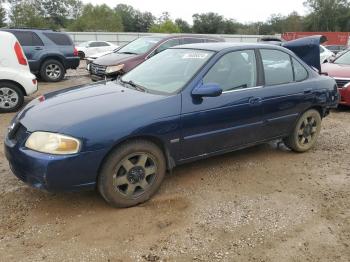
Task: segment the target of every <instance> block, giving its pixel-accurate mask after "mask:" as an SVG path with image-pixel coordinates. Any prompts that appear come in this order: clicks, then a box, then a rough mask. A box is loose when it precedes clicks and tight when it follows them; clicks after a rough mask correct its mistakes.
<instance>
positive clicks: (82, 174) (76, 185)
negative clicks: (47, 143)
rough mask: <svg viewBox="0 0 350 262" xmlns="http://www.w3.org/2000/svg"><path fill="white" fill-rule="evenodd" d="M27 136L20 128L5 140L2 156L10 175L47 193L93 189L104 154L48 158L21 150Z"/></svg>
mask: <svg viewBox="0 0 350 262" xmlns="http://www.w3.org/2000/svg"><path fill="white" fill-rule="evenodd" d="M29 135H30V133H29V132H27V131H26V130H25V128H24V127H23V126H20V127H19V128H18V130H16V134H15V135H14V136H13V137H12V136H11V139H10V136H9V135H8V136H7V137H6V138H5V156H6V158H7V160H8V161H9V164H10V168H11V170H12V172H13V173H14V174H15V176H16V177H18V178H19V179H20V180H22V181H23V182H25V183H26V184H28V185H30V186H32V187H35V188H39V189H44V190H47V191H53V192H56V191H79V190H85V189H94V188H95V186H96V179H97V175H98V170H99V165H100V163H101V162H102V159H103V157H104V155H105V153H106V152H104V151H103V150H100V151H93V152H81V153H78V154H75V155H66V156H60V155H50V154H44V153H40V152H36V151H33V150H30V149H27V148H25V147H24V143H25V141H26V139H27V138H28V136H29Z"/></svg>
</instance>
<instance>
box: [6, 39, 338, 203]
mask: <svg viewBox="0 0 350 262" xmlns="http://www.w3.org/2000/svg"><path fill="white" fill-rule="evenodd" d="M310 43H311V44H310ZM302 44H303V43H301V42H297V43H294V44H290V45H289V46H288V45H286V47H288V48H289V49H291V50H293V51H294V52H292V51H290V50H289V49H287V48H286V47H281V46H275V45H268V44H232V43H212V44H209V43H208V44H193V45H186V46H179V47H175V48H171V49H168V50H166V51H163V52H161V53H160V54H158V55H156V56H154V57H152V58H150V59H149V60H147V61H145V62H144V63H143V64H141V65H140V66H138V67H136V68H135V69H134V70H133V71H131V72H129V73H128V74H126V75H124V76H123V77H122V78H120V79H118V80H116V81H111V82H99V83H95V84H92V85H85V86H79V87H74V88H70V89H66V90H63V91H58V92H53V93H50V94H47V95H45V96H43V97H40V98H39V99H36V100H33V101H32V102H31V103H29V104H28V105H27V106H26V107H25V108H24V109H23V110H22V111H21V112H20V113H19V114H18V115H17V116H16V117H15V118H14V119H13V121H12V123H11V126H10V127H9V132H8V135H7V137H6V139H5V153H6V157H7V159H8V161H9V163H10V167H11V169H12V171H13V173H14V174H15V175H16V176H17V177H18V178H19V179H21V180H23V181H24V182H26V183H27V184H30V185H32V186H34V187H36V188H40V189H45V190H48V191H76V190H81V189H95V188H97V189H98V190H99V192H100V193H101V195H102V196H103V198H104V199H105V200H106V201H107V202H109V203H110V204H111V205H113V206H116V207H129V206H133V205H136V204H139V203H141V202H144V201H146V200H148V199H149V198H150V197H151V196H152V195H153V194H154V193H155V192H156V191H157V189H158V188H159V186H160V184H161V182H162V180H163V178H164V176H165V173H166V171H167V170H171V169H172V168H174V167H175V166H177V165H180V164H183V163H187V162H190V161H194V160H198V159H203V158H207V157H210V156H214V155H218V154H223V153H226V152H230V151H233V150H237V149H240V148H243V147H249V146H252V145H256V144H259V143H265V142H267V141H270V140H275V139H283V141H284V142H285V144H286V146H287V147H289V148H290V149H291V150H293V151H296V152H305V151H307V150H309V149H310V148H312V147H313V146H314V145H315V143H316V140H317V137H318V135H319V133H320V129H321V120H322V118H323V117H325V116H326V115H327V114H328V112H329V110H330V108H333V107H336V106H337V103H338V99H339V94H338V91H337V86H336V83H335V81H334V80H333V79H331V78H329V77H327V76H323V75H320V74H319V73H318V72H316V71H315V70H314V69H313V68H311V66H314V67H316V68H319V59H318V60H317V57H316V58H315V57H312V56H311V57H310V54H306V53H305V50H307V49H310V47H311V49H310V50H311V51H312V50H314V51H315V50H316V52H314V54H318V56H319V51H317V50H319V49H317V48H319V46H318V43H317V44H314V42H312V41H311V42H307V43H306V44H305V43H304V44H305V48H300V46H302ZM298 50H301V52H300V55H299V56H297V55H296V53H298ZM316 61H318V62H316ZM317 63H318V64H317ZM310 65H311V66H310Z"/></svg>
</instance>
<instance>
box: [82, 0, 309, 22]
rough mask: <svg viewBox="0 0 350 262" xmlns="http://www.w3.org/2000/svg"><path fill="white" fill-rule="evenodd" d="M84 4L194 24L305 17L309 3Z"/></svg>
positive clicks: (185, 0)
mask: <svg viewBox="0 0 350 262" xmlns="http://www.w3.org/2000/svg"><path fill="white" fill-rule="evenodd" d="M82 1H83V2H84V3H92V4H102V3H105V4H107V5H109V6H110V7H115V6H116V5H117V4H121V3H122V4H128V5H132V6H133V7H134V8H136V9H139V10H140V11H142V12H144V11H150V12H152V13H153V14H154V15H155V16H156V17H159V16H160V15H161V14H162V12H165V11H166V12H169V13H170V15H171V18H173V19H176V18H182V19H185V20H186V21H187V22H189V23H192V15H193V14H194V13H207V12H215V13H219V14H221V15H223V16H224V17H225V18H233V19H235V20H237V21H238V22H242V23H248V22H257V21H266V20H267V19H268V18H269V17H270V15H271V14H282V15H288V14H289V13H291V12H293V11H297V12H298V13H299V14H301V15H304V14H305V13H306V12H307V9H306V8H305V7H304V5H303V2H304V1H305V0H172V1H169V0H126V1H116V0H82Z"/></svg>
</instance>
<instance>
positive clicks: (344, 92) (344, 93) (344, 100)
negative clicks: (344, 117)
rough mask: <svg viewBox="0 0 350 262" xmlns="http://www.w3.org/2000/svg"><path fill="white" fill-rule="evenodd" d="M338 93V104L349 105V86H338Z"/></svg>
mask: <svg viewBox="0 0 350 262" xmlns="http://www.w3.org/2000/svg"><path fill="white" fill-rule="evenodd" d="M338 90H339V93H340V101H339V104H341V105H347V106H350V87H348V88H338Z"/></svg>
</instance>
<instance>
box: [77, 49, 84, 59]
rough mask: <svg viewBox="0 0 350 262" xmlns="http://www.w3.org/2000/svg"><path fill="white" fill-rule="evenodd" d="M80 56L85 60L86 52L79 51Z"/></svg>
mask: <svg viewBox="0 0 350 262" xmlns="http://www.w3.org/2000/svg"><path fill="white" fill-rule="evenodd" d="M78 56H79V58H80V60H83V59H84V58H85V53H84V52H82V51H79V52H78Z"/></svg>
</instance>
